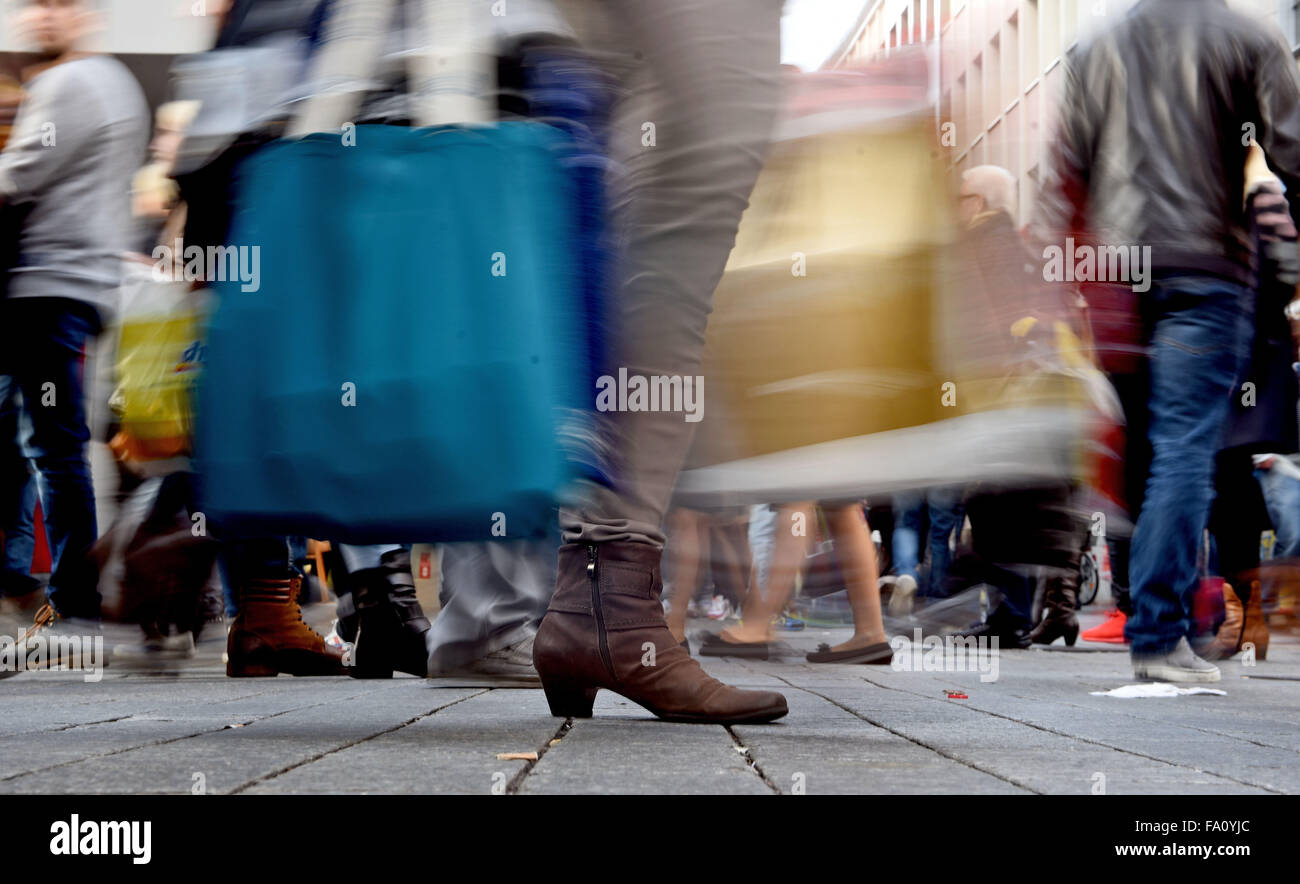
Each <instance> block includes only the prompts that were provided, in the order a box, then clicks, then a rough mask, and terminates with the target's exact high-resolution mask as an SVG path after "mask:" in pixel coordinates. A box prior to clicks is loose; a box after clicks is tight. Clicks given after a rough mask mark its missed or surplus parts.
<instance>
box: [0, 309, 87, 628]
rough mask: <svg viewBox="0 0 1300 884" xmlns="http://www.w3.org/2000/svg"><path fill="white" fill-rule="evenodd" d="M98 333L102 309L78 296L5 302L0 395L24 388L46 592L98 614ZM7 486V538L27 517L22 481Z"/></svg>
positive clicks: (7, 443) (64, 606)
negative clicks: (94, 554)
mask: <svg viewBox="0 0 1300 884" xmlns="http://www.w3.org/2000/svg"><path fill="white" fill-rule="evenodd" d="M98 333H99V315H98V313H97V312H96V311H95V309H94V308H93V307H91V306H89V305H87V304H83V303H81V302H80V301H74V300H71V299H68V298H17V299H9V300H4V301H0V402H3V403H10V402H11V401H12V399H13V396H14V394H15V392H21V393H22V399H23V406H22V410H23V413H24V414H25V415H26V417H27V419H28V420H30V422H31V429H32V434H31V443H30V447H31V452H32V457H33V458H34V460H35V461H36V468H37V470H39V481H40V483H41V484H40V492H41V501H42V504H43V507H42V510H43V515H44V517H45V534H46V537H47V538H48V539H49V544H50V558H51V561H52V565H51V569H50V570H51V574H50V586H49V589H48V595H49V600H50V604H52V605H53V606H54V609H55V610H56V611H58V612H59V614H61V615H63V616H65V617H88V618H96V617H98V616H99V590H98V588H97V583H98V574H97V571H96V568H95V566H94V565H93V564H92V563H91V561H90V560H89V558H88V556H87V553H88V552H89V551H90V546H91V544H93V543H94V542H95V538H96V537H97V534H98V532H97V530H96V524H95V492H94V489H93V487H92V485H91V481H90V464H89V462H88V461H87V460H86V443H87V442H88V441H89V440H90V428H89V427H88V426H87V423H86V407H85V398H86V388H85V346H86V341H87V339H89V338H93V337H94V336H95V335H97V334H98ZM6 435H8V434H7V433H6ZM0 445H2V446H3V447H4V451H3V455H2V456H4V457H18V456H20V455H19V453H18V451H17V446H18V440H17V439H15V438H5V439H0ZM15 475H16V474H15ZM3 485H4V487H0V530H3V531H4V532H5V536H6V537H9V536H13V535H14V533H15V529H17V528H18V526H19V525H20V524H21V522H22V515H21V509H22V506H23V494H24V488H23V487H20V486H18V485H16V484H15V482H14V480H13V479H12V477H10V478H8V479H7V480H6V481H4V483H3Z"/></svg>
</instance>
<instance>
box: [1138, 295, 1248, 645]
mask: <svg viewBox="0 0 1300 884" xmlns="http://www.w3.org/2000/svg"><path fill="white" fill-rule="evenodd" d="M1147 297H1148V298H1149V299H1150V300H1149V304H1150V311H1151V312H1150V320H1151V321H1152V324H1151V326H1150V328H1151V343H1150V364H1151V399H1150V408H1149V416H1150V425H1149V438H1150V440H1151V449H1152V461H1151V472H1150V475H1149V477H1148V479H1147V486H1146V497H1145V500H1144V501H1143V503H1142V512H1141V515H1140V516H1139V517H1138V523H1137V528H1136V529H1135V531H1134V535H1133V545H1132V558H1131V561H1130V565H1129V570H1130V573H1129V577H1130V580H1131V581H1132V591H1133V616H1132V617H1130V618H1129V620H1128V624H1127V625H1126V627H1125V635H1126V636H1127V637H1128V639H1129V641H1130V642H1131V643H1132V649H1133V653H1134V654H1157V653H1165V652H1167V651H1168V650H1169V649H1170V648H1172V647H1173V646H1174V645H1175V644H1176V643H1177V642H1178V640H1179V639H1180V638H1182V637H1184V636H1186V635H1187V634H1188V631H1189V628H1190V616H1191V603H1192V595H1193V593H1194V592H1195V590H1196V587H1197V584H1198V583H1199V574H1198V571H1197V548H1198V546H1199V544H1200V540H1201V535H1202V532H1203V531H1204V530H1205V525H1206V520H1207V518H1208V516H1209V510H1210V502H1211V498H1212V495H1213V487H1212V479H1213V473H1214V457H1215V454H1216V453H1217V451H1218V450H1219V445H1220V443H1221V440H1222V437H1223V432H1224V425H1225V423H1226V420H1227V416H1228V410H1229V395H1230V394H1231V393H1232V391H1233V389H1234V384H1235V381H1236V378H1237V373H1238V371H1239V369H1240V360H1241V357H1242V354H1243V352H1244V349H1245V343H1246V341H1247V340H1248V338H1247V335H1248V330H1247V328H1246V321H1245V312H1244V310H1243V306H1242V298H1243V297H1244V292H1243V290H1242V288H1241V287H1239V286H1237V285H1233V284H1232V283H1229V282H1225V281H1220V280H1215V279H1208V278H1193V277H1184V278H1177V279H1170V280H1164V281H1161V282H1159V283H1157V284H1156V286H1155V287H1154V288H1153V289H1152V291H1151V292H1150V293H1148V295H1147Z"/></svg>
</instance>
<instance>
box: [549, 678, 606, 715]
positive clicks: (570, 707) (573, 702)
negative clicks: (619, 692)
mask: <svg viewBox="0 0 1300 884" xmlns="http://www.w3.org/2000/svg"><path fill="white" fill-rule="evenodd" d="M542 690H543V691H545V692H546V702H547V703H548V704H549V705H550V707H551V714H552V715H554V716H555V717H556V718H591V707H592V704H594V703H595V702H596V691H598V690H599V688H584V687H578V686H575V685H571V684H566V683H560V684H556V683H554V682H551V683H549V684H548V683H547V682H545V681H543V682H542Z"/></svg>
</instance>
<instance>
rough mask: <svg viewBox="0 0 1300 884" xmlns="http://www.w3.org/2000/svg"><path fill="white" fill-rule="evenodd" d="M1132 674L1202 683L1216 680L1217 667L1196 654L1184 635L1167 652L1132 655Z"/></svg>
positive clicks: (1158, 679)
mask: <svg viewBox="0 0 1300 884" xmlns="http://www.w3.org/2000/svg"><path fill="white" fill-rule="evenodd" d="M1133 675H1134V676H1136V677H1137V678H1150V679H1154V680H1156V681H1169V682H1185V683H1186V682H1191V683H1204V682H1215V681H1218V680H1219V678H1220V677H1221V676H1220V673H1219V667H1217V666H1215V665H1214V664H1213V663H1210V662H1207V661H1205V660H1202V659H1201V658H1200V657H1198V656H1196V652H1195V651H1193V650H1192V646H1191V644H1190V643H1188V641H1187V638H1186V636H1184V637H1183V638H1180V639H1179V640H1178V644H1176V645H1174V647H1173V650H1171V651H1170V652H1169V653H1167V654H1150V655H1147V654H1143V655H1138V654H1134V655H1133Z"/></svg>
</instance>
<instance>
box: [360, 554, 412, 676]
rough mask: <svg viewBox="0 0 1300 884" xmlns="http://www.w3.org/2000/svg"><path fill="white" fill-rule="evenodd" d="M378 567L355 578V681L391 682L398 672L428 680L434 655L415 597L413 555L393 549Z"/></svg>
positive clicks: (368, 569)
mask: <svg viewBox="0 0 1300 884" xmlns="http://www.w3.org/2000/svg"><path fill="white" fill-rule="evenodd" d="M379 561H380V565H379V567H378V568H367V569H366V570H364V571H358V572H356V573H355V574H353V575H351V577H350V578H349V583H350V584H351V585H352V597H353V601H354V603H355V605H356V609H357V638H356V643H355V644H354V645H353V648H352V665H351V667H350V668H349V671H350V673H351V675H352V676H353V677H354V678H392V677H393V673H394V672H409V673H410V674H411V675H418V676H421V677H423V676H425V675H427V674H428V671H429V652H428V649H427V648H426V646H425V643H424V636H425V633H427V632H428V631H429V625H430V624H429V620H428V618H427V617H425V616H424V611H423V609H421V608H420V603H419V601H417V600H416V598H415V580H414V578H413V577H412V576H411V553H410V552H409V551H408V550H405V549H398V550H391V551H389V552H386V553H384V554H383V555H382V556H381V557H380V560H379Z"/></svg>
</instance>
